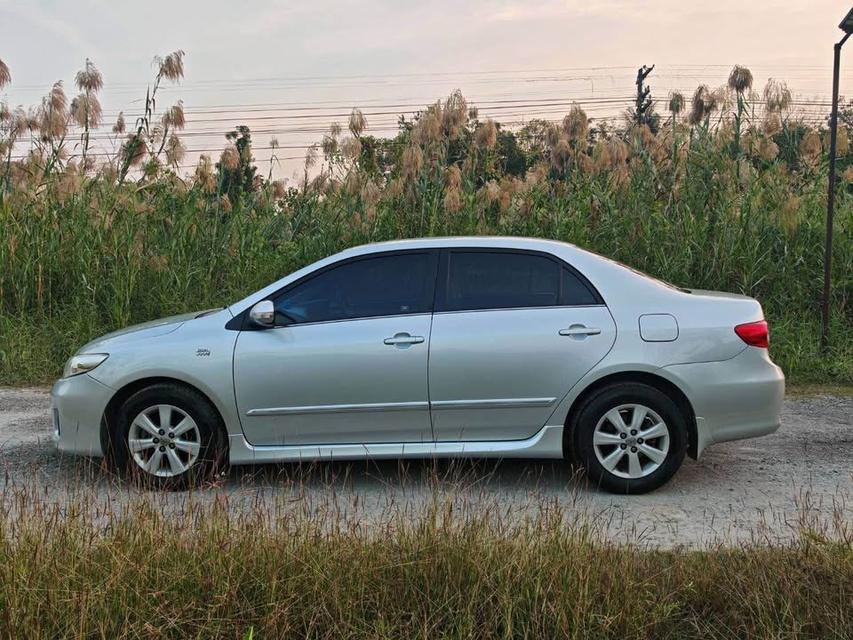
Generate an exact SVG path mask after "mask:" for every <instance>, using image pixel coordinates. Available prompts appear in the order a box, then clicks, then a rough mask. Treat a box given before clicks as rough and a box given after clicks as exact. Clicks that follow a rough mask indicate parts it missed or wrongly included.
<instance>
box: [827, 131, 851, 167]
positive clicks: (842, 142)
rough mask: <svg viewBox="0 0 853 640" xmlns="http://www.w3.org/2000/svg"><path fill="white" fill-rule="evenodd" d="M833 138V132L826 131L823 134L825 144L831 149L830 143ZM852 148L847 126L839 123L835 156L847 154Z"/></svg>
mask: <svg viewBox="0 0 853 640" xmlns="http://www.w3.org/2000/svg"><path fill="white" fill-rule="evenodd" d="M831 140H832V132H831V131H826V132H824V134H823V146H824V147H826V148H827V149H829V144H830V142H831ZM849 148H850V141H849V140H848V138H847V127H845V126H843V125H842V124H841V123H839V126H838V131H837V134H836V136H835V157H836V158H838V157H842V156H846V155H847V152H848V151H849Z"/></svg>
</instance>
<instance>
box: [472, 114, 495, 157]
mask: <svg viewBox="0 0 853 640" xmlns="http://www.w3.org/2000/svg"><path fill="white" fill-rule="evenodd" d="M497 143H498V127H497V125H496V124H495V121H494V120H492V119H491V118H488V119H487V120H486V121H485V122H483V123H482V124H481V125H480V126H479V127H477V131H476V132H475V133H474V144H475V145H476V146H477V148H478V149H481V150H491V149H494V148H495V145H497Z"/></svg>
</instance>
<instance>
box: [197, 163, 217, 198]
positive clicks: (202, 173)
mask: <svg viewBox="0 0 853 640" xmlns="http://www.w3.org/2000/svg"><path fill="white" fill-rule="evenodd" d="M195 184H197V185H199V186H200V187H201V188H202V190H203V191H205V192H207V193H213V192H214V191H216V176H215V175H214V170H213V161H212V160H211V159H210V156H209V155H207V154H205V153H203V154H201V155H200V156H199V158H198V164H197V165H196V167H195Z"/></svg>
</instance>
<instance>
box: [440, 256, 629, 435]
mask: <svg viewBox="0 0 853 640" xmlns="http://www.w3.org/2000/svg"><path fill="white" fill-rule="evenodd" d="M435 307H436V308H435V314H434V316H433V325H432V334H431V340H430V361H429V391H430V401H431V410H432V421H433V432H434V434H435V438H436V440H438V441H460V440H468V441H482V440H518V439H524V438H528V437H530V436H532V435H533V434H534V433H536V432H537V431H538V430H539V429H541V428H542V427H543V426H544V425H545V422H546V421H547V419H548V417H549V416H550V415H551V413H552V412H553V411H554V409H555V408H556V406H557V404H558V403H559V401H560V400H561V399H562V397H563V396H564V395H565V394H566V393H567V392H568V390H569V389H570V388H571V387H572V386H573V385H574V384H575V383H577V382H578V380H580V379H581V378H582V377H583V376H584V375H585V374H586V373H587V372H588V371H589V370H590V369H592V367H594V366H595V365H596V364H597V363H598V362H599V361H600V360H601V359H602V358H603V357H604V356H605V355H606V354H607V352H608V351H609V350H610V348H611V346H612V345H613V342H614V340H615V337H616V327H615V324H614V322H613V318H612V316H611V315H610V312H609V311H608V310H607V307H606V306H604V303H603V301H602V300H601V298H600V297H599V295H598V293H597V292H596V291H595V290H594V288H593V287H592V286H591V285H590V284H589V282H588V281H586V279H585V278H583V276H581V275H580V274H578V273H577V272H576V271H574V270H573V269H572V268H570V267H569V266H568V265H565V264H564V263H562V262H561V261H559V260H558V259H556V258H555V257H553V256H550V255H548V254H542V253H538V252H519V251H499V250H478V249H464V250H448V251H446V252H444V253H443V255H442V259H441V267H440V269H439V281H438V287H437V291H436V305H435Z"/></svg>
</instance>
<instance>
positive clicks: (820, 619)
mask: <svg viewBox="0 0 853 640" xmlns="http://www.w3.org/2000/svg"><path fill="white" fill-rule="evenodd" d="M295 489H296V490H297V491H298V487H295ZM843 513H844V512H839V513H838V514H836V519H835V521H834V522H830V523H823V524H819V523H816V522H814V521H813V519H810V518H808V517H805V516H804V518H803V520H802V522H801V524H800V527H801V528H800V532H799V534H798V535H797V537H796V539H795V541H794V542H793V543H791V544H787V545H767V544H762V543H757V542H756V543H752V544H749V545H742V546H739V547H729V548H726V547H714V548H710V549H705V550H701V551H696V550H686V549H678V548H676V549H671V550H655V549H651V548H644V547H641V546H640V547H638V546H629V545H617V544H613V543H610V542H607V541H606V539H605V537H604V536H603V534H602V532H603V530H602V529H601V520H600V519H598V520H596V519H595V518H590V519H583V518H581V519H574V520H573V521H572V522H571V523H567V520H566V517H565V515H566V514H565V513H564V512H563V511H562V510H561V508H560V507H558V506H555V505H553V504H550V503H542V504H540V505H539V507H538V509H537V510H536V511H535V512H533V513H532V514H531V515H530V516H529V517H527V518H526V519H522V518H518V517H509V516H508V515H507V514H506V513H505V511H504V510H503V509H502V507H501V505H500V504H498V503H495V504H494V505H493V507H491V508H484V507H483V506H482V505H479V506H478V508H477V509H476V510H475V509H468V508H467V507H466V503H464V502H463V503H461V504H460V503H459V501H457V500H448V499H446V496H443V495H441V494H439V493H436V494H435V497H434V498H433V500H432V501H430V502H428V504H426V505H425V506H424V508H423V509H422V510H421V511H420V512H418V513H417V514H412V513H410V512H405V511H390V510H389V512H388V513H387V514H386V515H385V516H383V517H382V518H379V521H381V524H376V523H373V524H369V525H368V524H367V523H365V522H362V521H361V520H360V519H359V518H357V517H356V518H353V517H350V518H342V517H341V514H340V511H339V510H338V509H336V508H333V507H331V506H329V505H327V508H321V509H310V510H308V509H305V508H304V507H302V506H300V503H298V502H297V503H292V502H289V501H281V502H278V503H276V504H274V505H270V504H269V503H268V502H264V501H258V502H257V503H255V504H254V505H253V506H249V507H248V508H245V509H241V510H237V511H236V512H235V510H234V509H232V508H230V505H229V497H228V496H227V495H226V494H225V493H222V494H220V495H217V496H216V497H215V499H214V500H207V501H196V500H195V499H194V497H193V496H192V495H190V496H188V497H187V498H186V499H184V500H180V501H175V500H172V499H164V498H162V497H161V496H148V497H145V496H143V497H139V498H137V499H134V500H131V501H130V502H128V503H127V504H125V505H124V506H119V505H117V504H111V503H109V502H105V501H100V502H99V501H98V500H96V499H94V498H93V496H92V495H91V494H83V495H77V496H76V497H73V498H72V499H70V500H69V501H66V502H63V503H62V504H61V505H60V504H59V503H51V502H50V501H49V500H47V499H46V498H45V497H44V496H43V494H42V493H40V491H39V490H38V488H37V487H33V488H28V489H21V488H19V489H9V488H8V487H7V488H6V489H5V490H4V491H3V492H2V495H0V635H2V636H4V637H33V638H42V637H68V638H132V637H146V638H173V637H198V638H210V637H233V638H239V637H244V636H245V634H253V637H256V638H269V637H281V638H284V637H312V638H341V637H348V638H362V637H363V638H444V637H447V638H498V637H500V638H506V637H529V638H544V637H548V638H551V637H566V638H744V637H750V638H839V639H841V638H849V637H850V635H851V633H853V616H851V608H850V606H849V605H850V602H851V599H853V546H851V543H853V537H852V536H853V531H851V530H850V528H849V522H848V523H845V522H844V520H843Z"/></svg>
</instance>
